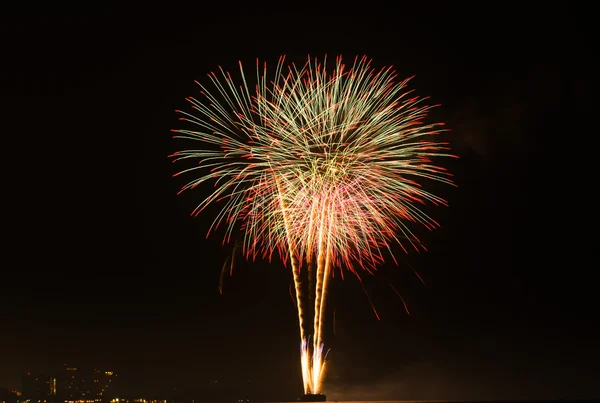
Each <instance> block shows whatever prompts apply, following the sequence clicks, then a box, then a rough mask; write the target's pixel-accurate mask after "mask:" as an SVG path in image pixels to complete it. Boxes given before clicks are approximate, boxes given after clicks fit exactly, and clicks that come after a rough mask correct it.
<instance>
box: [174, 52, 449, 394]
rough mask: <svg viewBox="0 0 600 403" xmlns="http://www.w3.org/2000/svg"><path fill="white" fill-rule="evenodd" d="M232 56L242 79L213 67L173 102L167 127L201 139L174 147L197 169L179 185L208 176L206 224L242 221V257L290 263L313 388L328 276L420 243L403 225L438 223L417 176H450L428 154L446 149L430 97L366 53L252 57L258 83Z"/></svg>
mask: <svg viewBox="0 0 600 403" xmlns="http://www.w3.org/2000/svg"><path fill="white" fill-rule="evenodd" d="M239 67H240V79H239V83H236V82H235V81H234V79H233V78H232V76H231V74H229V73H228V72H226V71H224V70H223V69H220V74H219V75H217V74H215V73H211V74H209V80H210V82H211V84H212V89H211V90H209V89H207V88H206V87H205V86H204V85H202V84H200V83H198V85H199V86H200V89H201V95H202V98H201V99H196V98H188V99H187V100H188V101H189V103H190V105H191V106H192V110H191V111H189V112H185V111H178V113H180V114H181V118H180V119H181V120H183V121H187V122H188V123H190V124H191V125H190V128H189V129H178V130H173V131H174V132H176V133H177V134H176V136H175V137H178V138H187V139H191V140H197V141H200V142H201V143H202V144H203V146H202V148H200V149H197V150H185V151H179V152H177V153H175V154H174V155H173V156H172V157H173V159H174V161H178V160H182V159H194V160H195V161H197V165H196V166H194V167H191V168H188V169H186V170H183V171H181V172H180V173H178V174H177V175H179V174H184V173H187V174H191V175H194V174H195V175H194V176H193V179H192V180H191V181H190V182H189V183H188V184H187V185H185V186H184V187H183V188H182V191H184V190H186V189H191V188H194V187H196V186H198V185H200V184H201V183H203V182H206V181H214V184H215V188H214V190H213V192H212V193H210V194H208V195H207V196H206V197H205V198H204V199H203V200H202V201H201V202H200V203H199V205H198V207H197V208H196V209H195V210H194V212H193V214H199V213H200V211H202V209H204V208H205V207H206V206H207V205H209V204H211V203H213V202H216V201H222V203H223V208H222V209H221V210H220V212H219V214H218V215H217V216H216V218H215V220H214V221H213V224H212V225H211V228H210V230H212V229H214V228H216V227H218V226H219V225H221V224H225V225H226V235H225V240H229V238H230V237H231V235H232V233H233V231H234V228H237V224H238V223H239V224H241V228H242V233H243V234H244V241H243V250H244V253H245V255H246V257H247V258H251V259H254V258H256V257H259V256H261V257H263V258H268V259H271V258H272V257H273V255H274V253H277V254H278V255H279V256H280V257H281V258H282V259H283V261H284V262H286V264H287V262H289V264H290V266H291V269H292V273H293V278H294V284H295V291H296V301H297V305H298V315H299V322H300V332H301V363H302V377H303V381H304V390H305V393H320V391H321V387H322V381H323V375H324V373H325V354H324V350H323V332H322V324H323V318H324V311H325V295H326V290H327V282H328V279H329V278H330V277H331V276H332V275H333V273H334V270H339V272H340V273H341V274H342V275H343V273H344V271H350V272H353V273H356V274H358V270H367V271H369V272H372V271H373V270H374V269H375V268H376V267H377V266H378V265H379V264H380V263H381V262H382V261H383V260H384V254H385V253H386V252H387V253H389V255H392V254H391V247H392V244H399V245H401V246H402V248H406V247H412V248H416V249H419V248H421V247H422V246H421V243H420V242H419V240H418V239H417V237H416V236H415V235H414V234H413V232H412V231H411V229H410V226H411V225H413V224H420V225H421V226H424V227H426V228H428V229H433V228H435V227H436V226H437V225H438V224H437V223H436V222H435V221H434V220H433V219H432V218H430V217H429V216H428V215H427V214H425V213H424V212H423V211H422V210H421V208H420V206H421V205H423V204H425V203H427V202H430V203H433V204H435V205H440V204H442V205H445V201H444V200H443V199H441V198H439V197H437V196H435V195H433V194H432V193H430V192H428V191H427V190H426V189H424V188H423V187H422V182H423V181H425V180H435V181H440V182H444V183H448V184H451V183H452V182H451V179H450V175H449V174H448V173H447V172H446V171H445V170H444V169H443V168H442V167H440V166H437V165H435V164H434V163H433V159H434V158H435V157H440V156H451V155H450V154H448V148H447V144H445V143H443V142H439V141H437V140H436V137H435V135H436V134H438V133H439V132H440V131H442V130H443V128H442V126H443V125H442V124H440V123H436V124H425V123H424V119H425V117H426V115H427V113H428V112H429V111H430V109H431V108H433V107H434V106H430V105H427V104H425V103H424V101H425V100H426V99H423V98H419V97H417V96H415V95H413V94H412V92H411V91H409V90H406V85H407V83H408V81H409V80H408V79H406V80H397V75H396V73H395V72H394V71H393V70H392V69H391V68H384V69H381V70H376V69H374V68H372V67H371V64H370V61H369V60H368V59H367V58H366V57H363V58H356V59H355V60H354V61H353V63H352V65H351V66H346V65H345V64H344V63H343V62H342V59H341V57H338V58H337V59H336V61H335V63H334V64H333V65H332V66H328V65H327V59H326V58H325V59H323V61H319V60H317V59H311V58H310V57H309V58H308V61H307V62H306V63H305V64H304V65H303V66H302V67H297V66H296V65H294V64H293V63H292V64H289V65H286V63H285V58H283V57H282V58H281V59H280V60H279V63H278V64H277V66H276V68H275V71H274V74H272V75H270V74H268V72H267V68H266V64H263V65H262V66H261V65H260V64H259V63H258V61H257V69H256V77H255V78H253V80H254V79H255V80H256V82H255V85H249V84H248V79H247V76H246V75H245V74H244V70H243V68H242V65H241V63H240V66H239ZM251 88H253V89H252V90H251ZM210 230H209V231H210ZM405 250H406V249H405ZM392 256H393V255H392ZM306 283H308V287H307V286H306ZM311 319H312V320H311Z"/></svg>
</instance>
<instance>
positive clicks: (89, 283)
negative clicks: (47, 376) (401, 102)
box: [0, 2, 600, 399]
mask: <svg viewBox="0 0 600 403" xmlns="http://www.w3.org/2000/svg"><path fill="white" fill-rule="evenodd" d="M213 3H214V4H209V5H206V6H204V7H203V8H187V7H184V6H180V7H178V8H175V7H172V8H169V9H159V8H154V9H148V8H143V9H135V8H131V9H123V8H115V9H114V10H100V9H91V8H90V9H89V10H86V11H85V12H84V11H81V12H78V11H77V10H76V9H64V10H59V9H48V10H41V9H33V7H32V9H31V10H22V11H21V12H16V11H14V12H13V14H11V13H10V12H6V13H4V14H5V15H4V17H3V21H2V32H1V34H2V35H1V37H2V39H0V41H2V53H3V56H4V57H3V58H2V59H3V62H2V69H3V70H5V71H4V73H3V74H2V78H3V79H2V82H3V83H2V91H1V94H0V96H1V99H2V110H3V112H4V113H3V115H4V116H3V118H2V124H3V148H2V149H3V154H4V159H3V166H4V175H3V177H4V186H3V188H4V192H3V204H4V206H5V209H4V219H3V222H4V226H3V229H4V241H3V264H2V266H3V268H2V273H1V275H0V387H7V388H9V389H11V388H12V389H21V384H20V380H21V375H22V374H24V373H25V372H27V371H45V370H46V369H48V368H50V367H52V366H55V365H62V364H63V363H69V364H73V365H76V366H78V365H79V366H93V367H104V368H110V369H113V370H114V371H117V372H118V373H119V374H120V376H121V381H122V382H124V383H125V384H123V385H122V390H123V393H125V394H144V395H150V394H168V393H170V391H172V390H173V388H180V389H186V390H187V389H190V390H191V389H193V388H195V387H197V386H198V385H202V384H204V383H206V382H209V381H210V380H217V379H218V380H221V381H222V382H231V383H232V384H233V383H237V384H243V383H244V382H246V383H248V381H249V382H250V384H251V385H254V386H253V387H255V388H256V389H257V390H260V391H263V394H264V396H265V397H270V396H271V397H273V396H289V397H291V398H293V397H295V396H297V395H298V394H300V393H301V390H300V389H301V378H300V371H299V369H300V366H299V357H298V356H299V337H298V332H297V322H296V321H297V316H296V311H295V305H294V303H293V301H292V299H291V298H290V294H289V286H290V282H291V273H290V272H289V270H287V269H285V268H284V267H283V265H282V263H281V262H280V261H279V260H274V261H272V262H267V261H262V260H259V261H256V262H245V261H244V260H243V259H242V257H241V256H239V252H236V251H235V250H234V245H225V246H222V245H221V237H222V235H223V233H222V232H217V233H216V234H215V235H211V236H210V237H208V239H207V238H206V232H207V230H208V227H209V224H210V222H211V221H212V218H213V217H212V215H211V211H212V212H214V211H215V210H214V209H213V210H210V209H209V210H207V211H206V214H203V215H201V216H200V217H198V218H192V217H190V216H189V213H190V212H191V210H192V209H193V207H194V203H196V202H199V201H200V200H201V198H202V196H203V193H202V192H189V193H187V194H184V195H181V196H176V192H177V190H178V189H179V187H180V186H181V185H182V184H183V180H181V179H179V178H173V177H172V174H173V173H174V172H176V170H177V169H178V167H177V166H175V165H173V164H172V163H171V162H170V161H169V159H168V158H167V156H168V155H169V154H170V153H172V152H173V151H175V150H176V149H177V147H178V144H177V142H176V141H175V140H173V139H172V138H171V133H170V132H169V130H170V129H172V128H176V127H177V125H178V121H177V115H176V114H175V113H174V110H175V109H178V108H182V107H185V105H186V104H185V101H184V98H185V97H186V96H189V95H197V86H196V85H195V84H194V82H193V81H194V80H196V79H197V80H200V81H202V80H205V79H206V74H207V73H208V72H210V71H212V70H215V69H217V68H218V66H219V65H222V66H223V67H224V68H226V69H229V70H232V69H235V68H236V65H237V61H238V60H242V62H244V63H245V64H247V65H248V66H249V67H251V66H253V64H254V62H255V60H256V58H257V57H258V58H260V59H261V60H266V61H267V62H268V63H269V64H270V65H274V64H275V63H276V62H277V59H278V57H279V55H280V54H286V55H287V57H288V58H289V59H291V60H295V61H297V62H300V63H302V62H304V61H305V59H306V56H307V55H308V54H310V55H314V56H318V57H322V56H323V55H325V54H327V55H328V56H329V57H333V56H336V55H338V54H341V55H343V56H344V57H345V58H347V59H353V58H354V56H356V55H363V54H366V55H367V56H368V57H370V58H372V59H373V60H374V64H375V66H379V67H380V66H388V65H393V66H394V67H395V68H396V70H397V72H398V74H399V76H400V77H409V76H413V75H414V76H415V78H414V80H413V81H412V82H411V84H410V87H411V88H414V89H415V90H416V91H417V93H418V94H419V95H423V96H427V95H429V96H431V97H432V98H431V99H432V102H434V103H441V104H442V107H441V108H439V109H438V110H436V111H435V113H434V115H433V116H432V119H439V120H442V121H444V122H446V123H447V125H448V127H449V128H450V129H451V130H452V132H451V133H450V134H449V135H448V138H449V139H450V141H451V144H452V147H453V151H454V153H456V154H457V155H459V156H460V159H458V160H454V161H443V163H444V164H445V165H446V166H447V167H448V169H450V170H451V171H452V172H453V173H454V174H455V180H456V183H457V185H458V187H457V188H452V187H447V186H446V187H444V186H436V187H435V191H436V192H437V193H438V194H439V195H441V196H443V197H444V198H446V199H447V200H448V201H449V202H450V207H448V208H437V209H431V210H428V212H430V213H431V214H432V215H433V216H434V217H435V218H436V219H437V220H438V221H439V222H440V223H441V225H442V227H441V228H440V229H439V230H436V231H433V232H427V231H426V230H424V229H420V228H416V229H415V230H416V231H417V233H418V234H419V236H421V237H422V239H423V241H424V242H425V243H426V244H427V245H428V248H429V252H428V253H421V254H416V253H412V252H411V253H409V254H408V255H403V254H402V253H401V252H400V250H399V249H398V251H397V252H398V255H399V267H396V266H393V265H384V266H383V267H381V270H380V271H379V272H378V273H377V274H376V275H375V276H372V277H371V276H367V277H366V278H365V279H364V284H365V288H366V291H367V293H368V295H369V296H370V297H371V298H372V300H373V302H374V304H375V307H376V309H377V311H378V313H379V314H380V316H381V320H380V321H378V320H377V319H376V317H375V315H374V314H373V311H372V310H371V306H370V305H369V302H368V299H367V298H366V296H365V293H364V292H363V291H362V290H361V288H360V285H359V283H358V282H357V281H356V280H355V279H353V278H352V277H347V278H346V279H345V280H344V281H342V280H341V279H340V278H339V277H336V278H335V280H334V282H333V283H332V286H331V289H330V291H331V293H330V298H331V299H330V300H329V303H330V306H331V308H332V310H333V309H335V327H334V325H333V323H334V321H333V313H331V317H330V318H329V327H328V333H327V337H326V344H327V346H328V347H330V348H331V352H330V355H329V359H330V366H329V375H328V377H327V379H326V386H325V393H326V394H328V395H329V397H330V398H340V399H341V398H347V399H350V398H354V399H360V398H365V399H368V398H373V399H375V398H390V399H391V398H394V399H478V398H489V399H503V398H559V397H582V398H589V397H600V386H599V385H600V383H599V382H598V379H600V370H599V369H598V365H597V364H598V360H600V347H599V343H598V340H600V331H599V330H598V328H599V327H600V326H599V320H598V303H597V297H596V295H597V291H596V290H597V286H596V284H597V281H595V279H596V278H598V277H599V275H598V273H597V270H598V258H597V256H595V257H592V253H591V251H592V243H593V242H592V241H593V239H595V237H596V236H597V232H596V230H595V229H594V228H595V225H594V224H595V221H596V219H595V215H596V213H597V207H596V206H595V205H594V204H593V203H594V202H593V197H594V191H595V186H594V185H593V184H595V181H589V180H585V179H583V178H584V176H585V175H586V174H585V173H586V172H590V168H588V166H593V162H594V160H593V159H592V160H589V159H586V158H583V157H582V156H583V155H584V154H585V153H586V152H587V151H590V149H591V148H592V147H593V144H594V143H593V141H591V140H592V139H593V138H594V137H595V134H596V131H597V128H596V126H597V125H596V124H595V122H594V114H590V113H589V112H587V111H588V110H589V109H590V105H591V104H592V103H593V99H595V98H592V95H591V81H592V73H594V69H593V68H592V65H591V60H592V59H593V51H592V43H591V41H592V36H591V28H590V27H591V17H590V15H591V11H590V10H585V9H580V10H575V9H572V8H571V5H570V4H569V5H567V4H564V3H562V4H560V8H559V7H558V4H557V5H556V8H549V9H548V8H545V7H546V6H544V7H542V6H537V7H538V8H537V9H534V8H533V6H531V7H532V8H531V9H527V10H521V9H519V8H515V6H514V5H507V4H505V3H495V4H492V3H490V4H488V5H485V6H481V8H472V7H473V6H464V7H455V6H454V5H453V7H452V8H450V7H449V6H447V7H442V8H439V7H440V6H438V5H435V4H434V3H431V4H430V3H427V5H426V6H423V7H422V8H423V9H417V8H416V7H412V8H409V9H403V8H392V9H389V8H377V9H364V8H361V7H359V6H358V5H351V3H347V4H339V5H338V6H337V7H336V8H333V7H332V8H331V9H327V8H321V6H319V7H317V8H313V6H311V5H308V4H303V3H297V4H292V5H288V6H283V5H279V6H275V7H272V8H270V9H267V8H262V7H256V8H251V7H248V8H245V9H240V8H238V6H236V5H235V4H234V3H229V2H213ZM219 4H220V5H219ZM517 4H518V3H517ZM86 7H87V6H86ZM90 7H91V6H90ZM528 7H529V6H528ZM590 7H591V6H590ZM267 10H268V11H267ZM179 168H181V167H179ZM594 247H596V246H595V245H594ZM236 253H237V254H236ZM232 254H235V256H236V265H235V267H234V274H233V276H232V277H229V276H227V277H226V278H225V282H224V293H223V295H220V294H219V290H218V286H219V276H220V271H221V267H222V265H223V262H224V261H225V260H226V259H227V258H228V257H229V256H231V255H232ZM413 268H414V269H415V270H416V271H418V272H419V274H420V275H421V276H422V277H423V279H424V281H425V285H423V284H421V282H419V280H418V278H417V277H416V276H415V274H414V272H413ZM390 284H391V285H393V286H394V287H396V288H397V289H398V290H399V291H400V293H401V294H402V296H403V298H404V300H405V301H406V303H407V306H408V309H409V311H410V315H408V314H407V312H406V311H405V310H404V308H403V305H402V302H401V300H400V299H399V298H398V297H397V296H396V295H395V293H394V292H393V291H392V289H391V287H390Z"/></svg>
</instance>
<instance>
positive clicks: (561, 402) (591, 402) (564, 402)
mask: <svg viewBox="0 0 600 403" xmlns="http://www.w3.org/2000/svg"><path fill="white" fill-rule="evenodd" d="M327 402H337V403H600V398H598V399H585V400H578V399H556V400H468V401H461V400H327ZM269 403H298V402H297V401H289V402H283V401H280V402H269Z"/></svg>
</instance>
